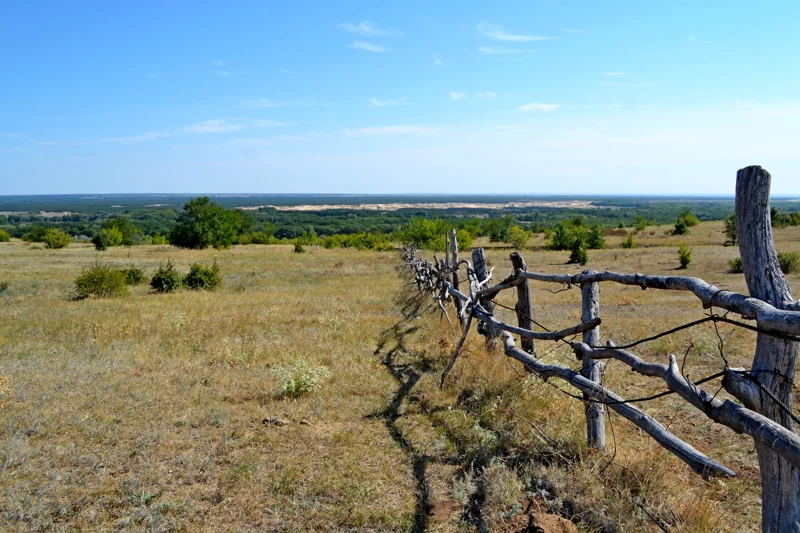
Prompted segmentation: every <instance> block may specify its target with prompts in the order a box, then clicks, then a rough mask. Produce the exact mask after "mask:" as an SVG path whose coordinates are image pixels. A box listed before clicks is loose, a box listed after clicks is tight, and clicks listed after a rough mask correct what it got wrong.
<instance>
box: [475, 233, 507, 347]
mask: <svg viewBox="0 0 800 533" xmlns="http://www.w3.org/2000/svg"><path fill="white" fill-rule="evenodd" d="M472 268H473V269H474V270H475V275H476V276H477V277H478V282H481V281H484V280H485V279H486V278H488V277H489V269H488V268H486V253H485V252H484V251H483V248H475V249H474V250H472ZM478 303H480V305H481V307H483V309H484V310H485V311H486V313H487V314H489V315H491V316H494V302H493V301H492V299H491V298H481V299H480V300H479V302H478ZM478 333H480V334H481V335H483V336H485V337H486V343H487V344H494V343H496V341H497V337H498V336H499V335H500V332H499V331H497V330H496V329H495V328H493V327H491V326H489V325H488V324H485V323H484V322H478Z"/></svg>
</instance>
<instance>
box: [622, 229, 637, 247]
mask: <svg viewBox="0 0 800 533" xmlns="http://www.w3.org/2000/svg"><path fill="white" fill-rule="evenodd" d="M622 247H623V248H625V249H628V250H630V249H632V248H636V243H635V242H634V241H633V233H628V235H627V236H626V237H625V239H624V240H623V241H622Z"/></svg>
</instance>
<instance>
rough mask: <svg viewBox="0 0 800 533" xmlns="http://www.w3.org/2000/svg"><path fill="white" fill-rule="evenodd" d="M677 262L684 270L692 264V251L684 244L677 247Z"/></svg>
mask: <svg viewBox="0 0 800 533" xmlns="http://www.w3.org/2000/svg"><path fill="white" fill-rule="evenodd" d="M678 260H679V261H680V263H681V268H686V267H688V266H689V263H691V262H692V251H691V250H690V249H689V247H688V246H686V245H685V244H681V245H680V246H679V247H678Z"/></svg>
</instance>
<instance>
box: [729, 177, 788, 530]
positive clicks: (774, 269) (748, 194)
mask: <svg viewBox="0 0 800 533" xmlns="http://www.w3.org/2000/svg"><path fill="white" fill-rule="evenodd" d="M770 180H771V176H770V175H769V172H767V171H766V170H764V169H763V168H761V167H760V166H750V167H747V168H743V169H741V170H739V172H737V173H736V228H737V230H738V233H739V253H740V254H741V257H742V267H743V269H744V277H745V281H746V282H747V289H748V290H749V291H750V296H752V297H754V298H759V299H761V300H764V301H765V302H767V303H769V304H770V305H772V306H774V307H776V308H778V309H784V310H785V309H789V308H790V307H791V306H792V304H793V302H794V300H793V298H792V293H791V291H790V290H789V284H788V283H787V281H786V277H785V276H784V275H783V272H781V269H780V265H779V263H778V256H777V254H776V253H775V247H774V244H773V241H772V223H771V220H770V208H769V189H770ZM797 348H798V347H797V343H796V342H791V341H787V340H783V339H778V338H776V337H771V336H768V335H765V334H763V333H759V334H758V337H757V340H756V353H755V357H754V358H753V366H752V371H751V377H750V378H749V379H748V380H746V381H745V382H742V381H740V380H737V383H731V381H732V380H727V383H726V388H727V389H728V390H729V391H730V392H731V393H732V394H734V395H735V396H736V397H737V398H738V399H739V400H740V401H741V402H742V403H743V404H744V405H745V406H746V407H749V408H750V409H752V410H754V411H756V412H758V413H760V414H762V415H764V416H766V417H767V418H770V419H772V420H774V421H776V422H778V423H779V424H781V425H782V426H784V427H785V428H787V429H789V430H794V423H793V422H792V418H791V414H790V412H791V409H792V400H793V398H792V379H793V378H794V376H795V373H796V372H797ZM763 391H768V393H767V394H765V393H763ZM770 396H771V397H770ZM773 398H776V399H777V400H778V401H779V402H781V403H782V404H783V405H784V406H785V407H786V410H784V409H783V408H782V407H781V406H780V405H779V404H778V402H776V401H775V400H774V399H773ZM787 410H788V411H789V412H787ZM755 446H756V451H757V452H758V464H759V468H760V470H761V530H762V531H764V532H769V533H773V532H774V533H784V532H785V533H788V532H792V533H794V532H796V531H800V469H798V468H797V467H796V466H794V465H792V464H791V463H789V461H787V460H786V459H784V458H782V457H781V456H780V455H778V454H777V453H775V451H774V450H773V449H772V448H770V447H768V446H767V445H766V444H763V443H760V442H758V441H756V443H755Z"/></svg>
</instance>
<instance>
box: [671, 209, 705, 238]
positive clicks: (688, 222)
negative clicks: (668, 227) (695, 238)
mask: <svg viewBox="0 0 800 533" xmlns="http://www.w3.org/2000/svg"><path fill="white" fill-rule="evenodd" d="M698 224H700V219H699V218H697V217H696V216H695V215H694V214H693V213H692V212H691V211H690V210H689V209H684V210H683V211H681V214H680V215H678V220H676V221H675V229H674V230H673V231H672V234H673V235H688V234H689V228H692V227H694V226H697V225H698Z"/></svg>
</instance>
